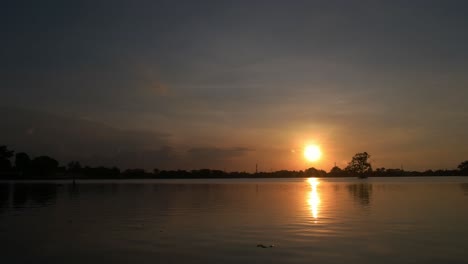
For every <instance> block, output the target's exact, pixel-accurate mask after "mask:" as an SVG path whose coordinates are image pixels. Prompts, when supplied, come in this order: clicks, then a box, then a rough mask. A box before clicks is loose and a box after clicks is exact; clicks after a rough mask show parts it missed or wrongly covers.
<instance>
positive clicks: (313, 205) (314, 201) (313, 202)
mask: <svg viewBox="0 0 468 264" xmlns="http://www.w3.org/2000/svg"><path fill="white" fill-rule="evenodd" d="M307 181H308V182H309V184H310V187H311V190H310V193H309V195H308V199H307V202H308V203H309V207H310V211H311V213H312V217H313V218H314V219H317V217H318V214H319V205H320V195H319V192H318V191H317V185H319V183H320V182H319V180H318V179H317V178H309V179H307Z"/></svg>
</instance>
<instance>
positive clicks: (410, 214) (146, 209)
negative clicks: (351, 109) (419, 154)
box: [0, 177, 468, 263]
mask: <svg viewBox="0 0 468 264" xmlns="http://www.w3.org/2000/svg"><path fill="white" fill-rule="evenodd" d="M0 243H1V245H0V248H1V256H0V257H1V262H2V263H468V177H466V178H464V177H430V178H369V179H345V178H336V179H229V180H224V179H220V180H217V179H213V180H133V181H130V180H108V181H104V180H103V181H98V180H96V181H92V180H88V181H84V180H83V181H77V184H76V186H73V185H72V184H71V183H70V182H69V181H48V182H47V181H46V182H43V181H37V182H6V181H4V182H0Z"/></svg>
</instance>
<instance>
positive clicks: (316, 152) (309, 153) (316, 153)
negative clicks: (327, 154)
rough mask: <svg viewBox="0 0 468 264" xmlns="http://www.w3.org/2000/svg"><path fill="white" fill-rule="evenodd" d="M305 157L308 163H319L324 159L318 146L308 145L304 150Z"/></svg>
mask: <svg viewBox="0 0 468 264" xmlns="http://www.w3.org/2000/svg"><path fill="white" fill-rule="evenodd" d="M304 157H305V158H306V160H308V161H311V162H313V161H317V160H319V159H320V158H321V157H322V151H321V150H320V147H319V146H317V145H308V146H306V147H305V148H304Z"/></svg>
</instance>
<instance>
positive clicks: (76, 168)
mask: <svg viewBox="0 0 468 264" xmlns="http://www.w3.org/2000/svg"><path fill="white" fill-rule="evenodd" d="M81 168H82V167H81V164H80V162H79V161H70V162H69V163H68V166H67V170H68V171H69V172H80V171H81Z"/></svg>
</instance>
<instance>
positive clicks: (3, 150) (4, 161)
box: [0, 146, 15, 171]
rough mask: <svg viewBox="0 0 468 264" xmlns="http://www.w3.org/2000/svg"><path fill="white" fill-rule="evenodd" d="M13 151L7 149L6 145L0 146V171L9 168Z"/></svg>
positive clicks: (8, 169)
mask: <svg viewBox="0 0 468 264" xmlns="http://www.w3.org/2000/svg"><path fill="white" fill-rule="evenodd" d="M14 153H15V152H14V151H13V150H8V148H7V146H0V171H10V170H11V162H10V159H11V157H13V154H14Z"/></svg>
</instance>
